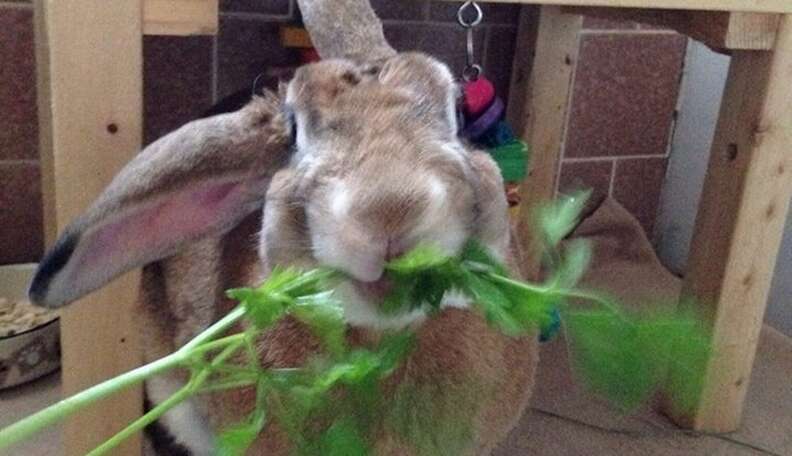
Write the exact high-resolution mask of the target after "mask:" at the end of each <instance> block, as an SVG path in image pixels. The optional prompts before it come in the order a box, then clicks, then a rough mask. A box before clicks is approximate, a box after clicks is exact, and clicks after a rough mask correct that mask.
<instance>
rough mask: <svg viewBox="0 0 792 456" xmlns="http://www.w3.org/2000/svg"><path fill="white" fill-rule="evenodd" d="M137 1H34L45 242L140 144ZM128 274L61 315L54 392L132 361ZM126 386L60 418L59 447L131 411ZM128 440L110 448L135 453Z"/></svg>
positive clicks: (80, 448) (79, 441) (136, 401)
mask: <svg viewBox="0 0 792 456" xmlns="http://www.w3.org/2000/svg"><path fill="white" fill-rule="evenodd" d="M140 8H141V2H140V0H114V1H112V2H108V1H107V0H81V1H79V2H63V1H50V0H36V35H37V39H36V41H37V46H36V59H37V61H38V70H39V71H38V79H39V81H38V94H39V116H40V135H41V141H40V144H41V148H40V150H41V165H42V178H43V196H44V223H45V232H46V240H47V244H48V245H52V242H54V241H55V239H56V237H57V233H58V231H59V230H61V229H63V228H64V227H65V226H66V224H68V223H69V222H70V221H71V220H72V219H74V218H75V217H76V216H77V215H79V214H80V213H81V212H82V211H84V210H85V208H86V207H87V205H88V204H90V203H91V202H93V200H94V199H95V197H96V196H97V195H98V194H99V192H100V191H102V190H103V189H104V187H105V186H107V184H109V183H110V180H111V179H112V177H113V176H114V175H115V174H116V173H117V172H118V171H119V170H120V169H121V167H122V166H123V165H124V164H125V163H126V162H127V161H128V160H129V159H130V158H131V157H132V156H134V155H135V153H137V152H138V151H139V150H140V147H141V141H142V126H143V124H142V121H143V50H142V46H143V43H142V40H141V34H142V17H141V14H140V11H141V10H140ZM138 283H139V279H138V274H137V273H132V274H127V275H126V276H124V277H122V278H120V279H119V280H116V281H114V282H113V283H111V284H110V285H109V286H107V287H105V288H103V289H102V290H101V291H99V292H97V293H93V294H91V295H90V296H88V297H86V298H85V299H83V300H82V301H81V302H80V304H79V305H76V306H71V307H69V308H68V309H67V310H66V312H64V313H63V315H62V317H61V345H62V352H63V365H64V366H66V368H65V369H63V374H62V375H63V392H64V394H72V393H75V392H78V391H80V390H83V389H85V388H87V387H88V386H92V385H94V384H96V383H99V382H100V381H102V380H106V379H107V378H109V377H111V376H113V375H117V374H120V373H122V372H125V371H127V370H130V369H131V368H133V367H137V366H139V365H140V361H141V359H142V357H141V356H140V354H139V350H138V344H137V343H136V342H137V341H136V338H137V335H136V334H135V330H134V325H130V324H129V322H130V321H131V320H132V318H134V310H133V306H134V302H135V298H136V295H137V290H138ZM141 403H142V402H141V394H140V391H139V390H135V389H133V390H131V391H128V392H125V393H123V394H121V395H118V396H116V397H114V398H112V399H109V400H108V401H105V402H103V403H101V404H97V405H95V406H93V407H91V408H90V409H89V410H86V411H84V412H81V413H79V414H77V415H76V416H74V417H73V418H71V419H69V420H68V421H67V422H66V424H65V428H64V432H63V435H64V444H65V450H66V454H69V455H78V454H85V453H87V452H88V451H89V450H91V449H93V448H95V447H96V446H97V445H98V444H99V443H101V442H102V441H104V440H106V439H107V438H108V437H109V436H111V435H112V434H114V433H115V432H118V431H119V430H121V429H123V427H124V426H125V425H126V423H129V422H130V421H131V420H134V419H135V418H136V417H137V416H139V415H140V413H141V410H142V406H141ZM139 448H140V440H139V439H132V440H131V441H129V442H127V443H125V444H124V445H123V447H121V448H119V449H118V453H116V454H129V455H132V454H139V451H140V450H139Z"/></svg>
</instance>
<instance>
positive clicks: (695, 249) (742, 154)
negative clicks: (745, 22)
mask: <svg viewBox="0 0 792 456" xmlns="http://www.w3.org/2000/svg"><path fill="white" fill-rule="evenodd" d="M790 81H792V16H789V15H787V16H784V18H783V20H782V23H781V28H780V30H779V35H778V40H777V43H776V48H775V50H774V51H773V52H751V51H739V52H735V53H734V57H733V60H732V66H731V70H730V74H729V79H728V83H727V87H726V92H725V95H724V100H723V105H722V107H721V117H720V121H719V123H718V128H717V130H716V136H715V140H714V143H713V146H712V156H711V158H710V164H709V170H708V174H707V178H706V181H705V188H704V193H703V195H702V202H701V204H700V207H699V215H698V218H697V222H696V231H695V234H694V238H693V243H692V249H691V257H690V263H689V265H688V274H687V279H686V285H685V288H684V292H685V294H686V295H689V296H693V297H695V298H696V299H697V300H698V302H699V303H701V304H702V305H704V306H705V307H704V308H705V311H706V315H707V317H708V318H709V319H710V321H711V322H712V328H713V341H712V343H713V352H714V353H713V356H712V359H711V360H710V361H709V366H708V370H707V379H706V385H705V388H704V391H703V394H702V397H701V399H700V401H699V404H698V408H697V410H695V411H694V412H693V413H691V414H685V415H680V414H676V413H674V411H673V410H670V408H669V407H667V409H668V411H669V413H670V414H671V415H672V416H673V418H674V419H675V420H676V421H677V422H678V423H680V424H683V425H686V426H690V427H693V428H695V429H699V430H705V431H710V432H729V431H734V430H735V429H737V427H738V426H739V423H740V415H741V411H742V408H743V402H744V400H745V394H746V392H747V390H748V384H749V380H750V376H751V369H752V365H753V361H754V355H755V353H756V345H757V341H758V339H759V332H760V330H761V328H762V320H763V315H764V311H765V307H766V301H767V297H768V290H769V288H770V283H771V280H772V278H773V269H774V265H775V260H776V256H777V252H778V249H779V245H780V243H781V237H782V234H783V227H784V221H785V219H786V215H787V212H788V208H789V200H790V197H792V153H790V151H792V90H790V89H789V84H790ZM672 367H673V366H672ZM671 375H672V376H671V379H670V381H672V382H681V381H685V378H686V377H685V373H682V372H677V371H675V370H673V369H672V373H671Z"/></svg>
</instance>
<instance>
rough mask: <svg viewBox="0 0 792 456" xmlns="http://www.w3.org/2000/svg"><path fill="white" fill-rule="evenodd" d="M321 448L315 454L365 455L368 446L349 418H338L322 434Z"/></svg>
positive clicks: (333, 455)
mask: <svg viewBox="0 0 792 456" xmlns="http://www.w3.org/2000/svg"><path fill="white" fill-rule="evenodd" d="M320 447H321V450H320V452H318V453H317V454H322V455H326V456H366V455H368V454H370V452H369V447H368V445H367V444H366V441H365V440H364V439H363V436H361V435H360V433H359V432H358V427H357V426H356V425H355V422H354V421H353V420H351V419H343V420H338V421H336V422H335V423H333V424H332V425H331V426H330V427H329V429H327V431H325V432H324V433H323V434H322V437H321V440H320Z"/></svg>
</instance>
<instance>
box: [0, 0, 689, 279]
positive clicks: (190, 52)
mask: <svg viewBox="0 0 792 456" xmlns="http://www.w3.org/2000/svg"><path fill="white" fill-rule="evenodd" d="M220 3H221V8H222V17H221V21H220V33H219V34H218V36H216V37H146V38H145V41H144V63H145V68H144V71H145V75H144V82H145V106H144V108H145V132H144V136H145V141H146V142H150V141H152V140H154V139H156V138H157V137H159V136H161V135H162V134H164V133H167V132H168V131H170V130H172V129H174V128H176V127H178V126H179V125H181V124H182V123H184V122H186V121H188V120H190V119H192V118H194V117H196V116H197V115H199V114H200V113H202V112H204V111H205V110H206V109H207V108H209V107H210V106H211V105H212V104H213V103H214V102H215V101H217V100H219V99H220V98H222V97H224V96H226V95H228V94H231V93H233V92H234V91H236V90H239V89H244V88H247V87H250V86H251V84H252V81H253V79H254V78H255V77H256V75H258V74H259V73H261V72H263V71H265V70H266V69H269V68H272V67H284V66H290V65H294V64H295V63H296V62H297V60H298V58H297V56H296V55H295V54H294V53H293V52H292V51H289V50H286V49H283V48H282V47H281V46H280V45H279V39H278V30H279V27H280V26H281V25H282V24H284V23H289V22H290V21H292V20H293V19H294V18H295V17H296V16H297V14H298V13H297V11H296V6H295V4H294V1H293V0H221V2H220ZM372 4H373V5H374V6H375V9H376V10H377V12H378V13H379V14H380V16H381V17H382V19H383V22H384V24H385V33H386V36H387V38H388V39H389V40H390V41H391V43H392V44H393V45H394V46H395V47H397V48H398V49H419V50H423V51H426V52H429V53H432V54H434V55H436V56H437V57H439V58H441V59H443V60H445V61H446V62H448V63H449V64H451V66H452V67H453V69H454V71H456V72H457V73H458V72H459V71H461V69H462V66H463V64H464V60H465V42H464V32H463V31H462V30H461V29H460V28H459V26H458V25H457V24H456V22H455V21H456V8H457V7H458V4H454V3H447V2H434V1H421V0H373V1H372ZM483 6H484V10H485V25H484V26H483V27H481V28H480V29H479V30H478V31H477V34H476V47H477V49H478V50H479V51H480V55H481V60H482V61H483V63H484V66H485V69H486V71H487V74H488V76H489V77H490V79H492V80H493V81H494V82H495V85H496V86H497V88H498V91H499V92H500V93H501V94H502V96H503V97H504V98H505V97H507V95H508V84H509V79H510V75H511V62H512V56H513V54H514V39H515V36H516V25H517V18H518V11H519V9H518V7H516V6H514V5H503V4H501V5H497V6H496V5H483ZM32 13H33V12H32V8H31V6H30V4H29V3H27V2H24V1H20V2H3V1H0V62H2V64H0V264H4V263H13V262H22V261H35V260H36V259H37V258H38V257H39V256H40V255H41V252H42V234H41V232H42V229H41V191H40V188H39V179H40V177H39V164H38V152H37V136H36V135H37V131H36V124H37V119H36V106H35V104H36V103H35V96H36V95H35V64H34V57H33V38H32V35H33V33H32ZM580 40H581V41H580V43H581V55H580V61H579V64H578V68H577V74H576V77H575V87H574V95H573V97H572V109H571V110H570V116H569V121H568V134H567V140H566V146H565V151H564V157H565V158H564V162H563V167H562V170H561V175H560V180H559V182H560V187H561V189H562V190H564V189H568V188H571V187H573V186H578V185H588V186H592V187H594V188H595V190H596V194H597V195H599V196H602V195H605V194H607V193H612V194H613V195H614V196H616V197H617V198H619V199H620V200H621V201H622V202H623V203H624V204H625V205H627V207H628V208H630V209H631V210H633V211H634V212H635V213H636V214H638V215H639V217H640V218H641V220H642V221H643V223H644V224H645V225H646V226H647V227H648V228H651V225H652V223H653V221H654V214H655V211H656V206H657V199H658V195H659V191H660V186H661V183H662V180H663V176H664V173H665V164H666V151H667V144H668V138H669V135H670V132H671V125H672V118H673V112H674V108H675V103H676V99H677V89H678V82H679V78H680V69H681V64H682V59H683V56H684V49H685V40H684V39H683V38H681V37H679V36H676V35H674V34H670V33H667V32H665V31H658V30H644V29H640V28H638V27H637V26H633V25H631V24H627V25H625V24H611V23H606V22H601V21H591V20H589V21H587V23H586V30H585V31H584V32H583V33H581V35H580Z"/></svg>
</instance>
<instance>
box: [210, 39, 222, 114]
mask: <svg viewBox="0 0 792 456" xmlns="http://www.w3.org/2000/svg"><path fill="white" fill-rule="evenodd" d="M219 35H220V33H219V31H218V33H215V34H214V36H213V37H212V105H214V104H216V103H217V92H218V79H219V77H218V74H217V73H218V67H219V66H220V64H219V57H218V56H219V54H220V51H219V48H220V40H219V38H218V37H219Z"/></svg>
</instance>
